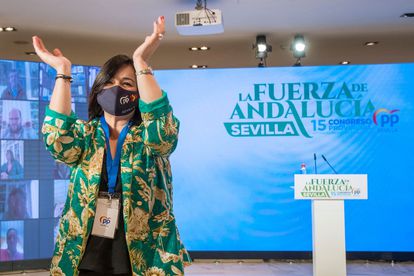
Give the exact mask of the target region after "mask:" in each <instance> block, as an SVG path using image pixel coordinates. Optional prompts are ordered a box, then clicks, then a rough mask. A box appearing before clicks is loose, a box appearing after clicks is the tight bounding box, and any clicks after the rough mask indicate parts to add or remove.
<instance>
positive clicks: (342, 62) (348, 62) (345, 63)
mask: <svg viewBox="0 0 414 276" xmlns="http://www.w3.org/2000/svg"><path fill="white" fill-rule="evenodd" d="M350 63H351V62H350V61H347V60H344V61H341V62H340V63H339V64H342V65H347V64H350Z"/></svg>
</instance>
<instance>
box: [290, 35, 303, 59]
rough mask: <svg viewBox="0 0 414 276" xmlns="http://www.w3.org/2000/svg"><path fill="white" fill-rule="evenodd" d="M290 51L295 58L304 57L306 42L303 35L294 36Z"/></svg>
mask: <svg viewBox="0 0 414 276" xmlns="http://www.w3.org/2000/svg"><path fill="white" fill-rule="evenodd" d="M290 49H291V51H292V52H293V56H294V57H295V58H303V57H305V56H306V42H305V38H304V37H303V35H295V38H294V39H293V42H292V45H291V46H290Z"/></svg>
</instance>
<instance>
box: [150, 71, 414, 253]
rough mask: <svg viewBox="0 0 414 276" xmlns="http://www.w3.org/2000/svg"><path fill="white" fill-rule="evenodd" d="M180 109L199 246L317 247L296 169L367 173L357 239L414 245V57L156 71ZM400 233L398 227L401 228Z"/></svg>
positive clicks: (353, 220) (185, 184) (352, 218)
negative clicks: (297, 191)
mask: <svg viewBox="0 0 414 276" xmlns="http://www.w3.org/2000/svg"><path fill="white" fill-rule="evenodd" d="M156 76H157V79H158V80H159V82H160V84H161V86H162V88H163V89H164V90H165V91H167V93H168V95H169V98H170V101H171V103H172V106H173V108H174V111H175V114H176V116H177V117H178V118H179V119H180V121H181V130H180V139H179V144H178V147H177V149H176V151H175V152H174V154H173V155H172V157H171V159H172V169H173V177H174V199H175V213H176V216H177V221H178V223H179V229H180V230H181V235H182V237H183V240H184V242H185V244H186V246H187V247H188V249H190V250H225V251H232V250H235V251H250V250H252V251H261V250H263V251H269V250H270V251H302V250H305V251H309V250H311V248H312V247H311V245H312V235H311V207H310V202H301V201H295V200H294V192H293V175H294V174H296V173H300V167H301V164H302V163H305V165H306V170H307V172H308V173H314V172H315V167H314V160H313V157H314V154H316V157H317V160H316V163H317V171H318V173H322V174H325V173H332V170H331V168H329V166H328V165H327V163H326V162H325V161H324V160H323V159H322V158H321V155H322V154H323V155H324V156H325V157H326V159H327V160H328V161H329V162H330V163H331V164H332V166H333V167H334V168H335V170H336V171H338V173H341V174H368V187H369V195H368V200H364V201H359V202H346V203H345V212H346V247H347V250H348V251H414V222H413V220H411V219H410V218H411V214H413V213H414V205H413V204H412V199H413V198H414V192H413V189H412V188H411V184H410V183H411V171H412V168H413V164H414V157H413V153H414V145H413V142H412V141H414V131H413V125H414V116H413V115H412V114H413V111H414V110H413V109H414V64H390V65H360V66H359V65H356V66H323V67H286V68H246V69H207V70H165V71H157V74H156ZM390 237H393V238H392V239H391V238H390Z"/></svg>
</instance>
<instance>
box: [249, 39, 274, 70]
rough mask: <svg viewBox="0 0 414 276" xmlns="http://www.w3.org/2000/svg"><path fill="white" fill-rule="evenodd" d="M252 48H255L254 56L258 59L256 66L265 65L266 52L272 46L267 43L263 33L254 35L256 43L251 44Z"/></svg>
mask: <svg viewBox="0 0 414 276" xmlns="http://www.w3.org/2000/svg"><path fill="white" fill-rule="evenodd" d="M253 49H256V58H257V59H260V62H259V64H258V66H259V67H265V66H266V58H267V54H268V53H270V52H271V51H272V46H271V45H269V44H267V42H266V36H265V35H258V36H256V44H254V45H253Z"/></svg>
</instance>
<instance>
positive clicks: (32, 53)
mask: <svg viewBox="0 0 414 276" xmlns="http://www.w3.org/2000/svg"><path fill="white" fill-rule="evenodd" d="M24 53H25V54H26V55H28V56H36V55H37V54H36V52H24Z"/></svg>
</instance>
